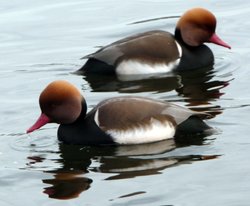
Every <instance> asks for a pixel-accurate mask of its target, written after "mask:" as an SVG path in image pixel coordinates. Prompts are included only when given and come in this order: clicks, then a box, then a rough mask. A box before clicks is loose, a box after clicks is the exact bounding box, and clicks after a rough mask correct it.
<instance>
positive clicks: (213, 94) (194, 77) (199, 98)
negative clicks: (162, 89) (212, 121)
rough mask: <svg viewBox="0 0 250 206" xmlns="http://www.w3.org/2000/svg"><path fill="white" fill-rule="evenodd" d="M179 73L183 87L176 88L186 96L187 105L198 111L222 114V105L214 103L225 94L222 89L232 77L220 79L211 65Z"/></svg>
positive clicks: (213, 114) (180, 93)
mask: <svg viewBox="0 0 250 206" xmlns="http://www.w3.org/2000/svg"><path fill="white" fill-rule="evenodd" d="M178 75H180V76H181V82H182V87H179V88H176V92H177V93H178V95H179V96H182V97H184V101H185V102H187V105H186V106H188V107H189V108H190V107H191V108H192V109H193V110H196V111H206V112H208V113H210V114H212V116H213V117H214V116H215V115H218V114H221V112H222V109H221V107H220V106H219V105H214V102H215V100H216V99H219V98H221V96H223V95H224V93H223V92H221V90H222V89H223V88H225V87H227V86H228V85H229V83H230V81H231V80H232V79H229V80H224V79H223V80H219V79H218V77H215V76H216V71H215V70H214V69H213V68H211V67H208V68H202V69H200V70H196V71H192V72H182V73H178Z"/></svg>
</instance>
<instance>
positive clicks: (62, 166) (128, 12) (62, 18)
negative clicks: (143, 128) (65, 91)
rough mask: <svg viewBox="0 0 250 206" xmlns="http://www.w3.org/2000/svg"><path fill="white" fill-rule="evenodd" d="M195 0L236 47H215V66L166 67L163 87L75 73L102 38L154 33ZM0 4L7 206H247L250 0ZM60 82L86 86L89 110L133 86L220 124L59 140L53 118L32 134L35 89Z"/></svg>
mask: <svg viewBox="0 0 250 206" xmlns="http://www.w3.org/2000/svg"><path fill="white" fill-rule="evenodd" d="M195 6H202V7H205V8H208V9H209V10H211V11H213V12H214V13H215V15H216V16H217V19H218V25H217V33H218V34H219V35H220V36H221V37H222V38H223V39H224V40H225V41H226V42H228V43H229V44H230V45H231V46H232V50H227V49H225V48H222V47H218V46H214V45H209V46H210V48H211V49H212V50H213V52H214V54H215V57H216V63H215V65H214V68H213V69H212V70H211V69H204V70H203V71H199V72H195V73H192V74H190V73H189V74H188V73H187V74H180V76H171V75H170V76H169V75H167V76H165V77H163V78H162V79H159V80H157V84H156V83H155V81H152V80H147V81H140V80H138V81H121V80H119V79H117V78H107V79H104V78H102V79H101V80H100V78H96V77H93V78H91V79H89V78H86V77H83V76H78V75H75V74H73V73H72V72H73V71H75V70H76V69H78V68H79V67H80V66H81V65H82V64H83V63H84V60H80V58H81V57H82V56H84V55H86V54H89V53H91V52H93V51H95V50H96V49H97V47H99V46H102V45H106V44H108V43H111V42H113V41H115V40H118V39H120V38H122V37H125V36H127V35H130V34H133V33H138V32H141V31H146V30H151V29H165V30H168V31H171V32H173V31H174V27H175V23H176V21H177V19H178V18H177V16H179V15H181V14H182V13H183V11H185V10H187V9H189V8H191V7H195ZM0 11H1V12H0V28H1V32H0V58H1V61H0V68H1V69H0V81H1V87H0V93H1V99H0V105H1V107H0V125H1V130H0V138H1V143H0V144H1V147H0V148H1V149H0V161H1V166H0V171H1V172H0V177H1V178H0V183H1V187H0V205H1V206H2V205H3V206H4V205H20V203H21V204H23V205H112V206H123V205H153V206H155V205H159V206H160V205H161V206H162V205H175V206H178V205H192V206H193V205H208V206H210V205H227V206H230V205H241V206H242V205H249V201H250V197H249V190H250V175H249V172H250V164H249V158H248V157H249V151H248V150H249V145H250V139H249V135H248V134H249V133H250V129H249V122H248V120H249V117H248V114H249V112H250V108H249V105H250V94H249V88H248V79H249V69H248V67H249V66H250V64H249V61H248V59H249V57H250V52H249V47H250V42H249V41H248V37H249V35H248V34H249V28H250V21H248V16H249V12H250V3H248V2H246V1H237V2H236V1H230V2H228V1H225V0H222V1H219V2H218V1H214V0H211V1H202V2H201V1H198V0H193V1H185V2H184V1H176V0H175V1H171V0H168V1H163V0H157V1H152V0H135V1H114V0H113V1H105V2H104V1H100V0H93V1H80V0H73V1H70V2H68V1H62V0H60V1H53V2H51V1H46V0H45V1H29V0H23V1H17V0H13V1H8V2H7V1H1V2H0ZM167 17H171V18H167ZM149 20H152V21H149ZM55 79H67V80H68V81H70V82H72V83H74V84H75V85H76V86H77V87H79V88H81V89H82V91H83V93H84V95H85V97H86V99H87V102H88V106H89V109H91V108H92V107H93V106H94V105H96V104H97V103H98V102H99V101H100V100H102V99H104V98H106V97H112V96H118V95H124V94H131V93H133V94H137V95H142V96H147V97H153V98H158V99H163V100H169V101H172V102H175V103H178V104H180V105H186V106H188V107H190V108H193V109H196V110H202V111H204V110H205V111H208V112H209V113H211V114H212V115H213V118H211V119H208V120H207V122H208V124H209V125H211V126H213V127H215V128H216V130H217V132H216V133H215V134H213V135H211V136H207V137H203V138H202V137H200V138H199V139H197V138H196V139H189V140H187V141H185V142H183V141H180V142H174V141H165V142H162V143H160V144H159V143H154V144H150V145H139V146H130V147H128V146H123V147H115V148H114V147H110V148H109V147H107V148H95V147H83V146H82V147H79V146H67V145H62V144H60V143H59V142H57V140H56V130H57V125H53V124H51V125H48V126H46V127H44V129H42V130H40V131H39V132H36V133H34V134H32V135H30V136H28V135H26V134H25V130H26V129H27V128H28V127H29V126H30V125H31V124H32V123H33V122H34V120H35V119H36V117H37V116H38V115H39V112H40V111H39V108H38V96H39V94H40V91H41V90H42V89H43V88H44V87H45V86H46V85H47V84H48V83H49V82H51V81H53V80H55ZM180 79H181V80H182V81H180ZM166 80H167V82H168V84H167V85H166V84H165V82H166Z"/></svg>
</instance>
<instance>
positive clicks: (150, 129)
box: [106, 118, 175, 144]
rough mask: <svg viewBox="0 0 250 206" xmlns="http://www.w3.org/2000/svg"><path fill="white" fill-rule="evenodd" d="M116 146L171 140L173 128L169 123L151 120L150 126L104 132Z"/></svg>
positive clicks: (173, 132)
mask: <svg viewBox="0 0 250 206" xmlns="http://www.w3.org/2000/svg"><path fill="white" fill-rule="evenodd" d="M106 132H107V133H108V134H109V135H111V137H112V138H113V140H114V141H115V142H116V143H118V144H142V143H150V142H156V141H160V140H164V139H170V138H173V136H174V134H175V127H174V126H173V124H172V123H171V122H168V121H165V122H161V121H159V120H157V119H154V118H152V119H151V121H150V125H148V124H147V125H141V126H138V127H135V128H131V129H128V130H118V129H111V130H108V131H106Z"/></svg>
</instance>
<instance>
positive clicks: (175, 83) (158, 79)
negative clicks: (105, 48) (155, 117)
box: [83, 73, 182, 93]
mask: <svg viewBox="0 0 250 206" xmlns="http://www.w3.org/2000/svg"><path fill="white" fill-rule="evenodd" d="M83 79H84V80H86V81H87V82H88V83H89V85H90V87H91V89H92V91H94V92H113V91H117V92H120V93H139V92H151V91H155V92H167V91H171V90H174V89H176V88H180V87H181V86H182V85H181V79H180V76H179V75H176V74H173V73H169V74H161V75H154V76H150V75H136V76H135V75H128V76H125V75H124V76H116V75H102V76H101V77H100V75H98V74H88V75H86V76H83Z"/></svg>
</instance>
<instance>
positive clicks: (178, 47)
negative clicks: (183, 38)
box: [175, 41, 182, 58]
mask: <svg viewBox="0 0 250 206" xmlns="http://www.w3.org/2000/svg"><path fill="white" fill-rule="evenodd" d="M175 43H176V46H177V49H178V52H179V58H181V57H182V48H181V46H180V44H179V43H178V42H177V41H175Z"/></svg>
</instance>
